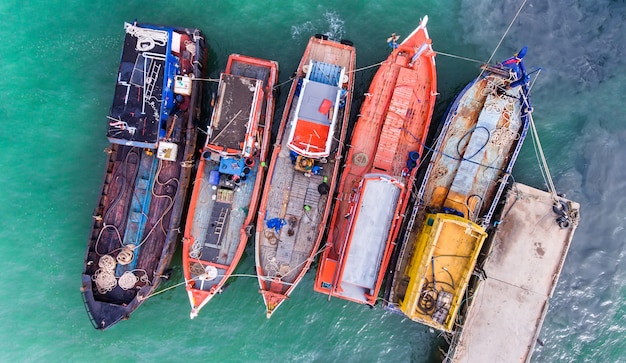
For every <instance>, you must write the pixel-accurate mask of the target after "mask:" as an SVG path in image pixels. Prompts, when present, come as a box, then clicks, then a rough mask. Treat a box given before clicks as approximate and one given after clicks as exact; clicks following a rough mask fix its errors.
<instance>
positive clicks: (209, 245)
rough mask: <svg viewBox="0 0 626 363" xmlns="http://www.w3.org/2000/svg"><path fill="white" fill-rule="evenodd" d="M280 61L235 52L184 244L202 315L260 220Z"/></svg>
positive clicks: (192, 296)
mask: <svg viewBox="0 0 626 363" xmlns="http://www.w3.org/2000/svg"><path fill="white" fill-rule="evenodd" d="M277 79H278V63H276V62H275V61H269V60H263V59H258V58H252V57H247V56H243V55H238V54H232V55H231V56H230V57H229V58H228V63H227V65H226V70H225V72H224V73H222V74H221V76H220V83H219V87H218V93H217V94H218V96H217V97H218V98H217V101H216V104H215V108H214V110H213V115H212V118H211V123H210V125H209V128H208V133H207V141H206V144H205V145H204V148H203V149H202V157H201V158H200V163H199V165H198V172H197V175H196V179H195V184H194V188H193V194H192V196H191V202H190V206H189V211H188V215H187V223H186V226H185V237H184V239H183V271H184V275H185V281H186V288H187V293H188V294H189V302H190V303H191V314H190V317H191V318H192V319H193V318H194V317H196V316H197V315H198V312H199V311H200V309H201V308H202V307H203V306H205V305H206V304H207V303H208V302H209V301H210V300H211V298H212V297H213V296H215V294H217V293H219V292H221V290H222V287H223V286H224V283H225V282H226V280H228V278H229V277H230V276H231V275H232V273H233V271H234V269H235V267H236V266H237V263H238V262H239V259H240V258H241V255H242V254H243V251H244V249H245V246H246V243H247V241H248V238H249V237H250V235H251V229H252V227H253V223H254V217H255V216H256V210H257V208H258V202H259V199H260V193H261V186H262V185H263V180H264V175H265V168H264V167H263V165H265V164H266V163H267V160H266V158H267V156H268V150H269V143H270V136H271V132H272V118H273V117H274V102H275V101H274V96H273V90H274V86H275V84H276V81H277Z"/></svg>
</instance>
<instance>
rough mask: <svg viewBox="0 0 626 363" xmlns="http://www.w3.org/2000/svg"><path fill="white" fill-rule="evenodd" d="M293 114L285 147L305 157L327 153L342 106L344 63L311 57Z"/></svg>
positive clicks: (344, 94)
mask: <svg viewBox="0 0 626 363" xmlns="http://www.w3.org/2000/svg"><path fill="white" fill-rule="evenodd" d="M303 70H304V71H305V72H306V76H305V77H304V78H303V79H302V84H301V85H300V90H299V92H298V91H296V95H298V103H297V106H296V111H295V115H294V116H293V118H292V119H291V128H290V133H289V139H288V143H287V145H288V147H289V149H291V150H292V151H294V152H296V153H297V154H299V155H302V156H304V157H306V158H311V159H319V158H325V157H327V156H328V155H330V148H331V144H332V138H333V134H334V131H335V127H336V124H337V114H338V112H339V109H340V108H341V107H342V106H344V105H343V103H342V102H345V100H344V98H345V96H346V95H347V91H345V90H344V89H343V88H342V84H343V83H345V82H346V80H347V77H348V76H347V75H346V70H345V68H344V67H340V66H338V65H335V64H329V63H324V62H320V61H315V60H311V61H310V62H309V64H308V65H307V66H304V67H303Z"/></svg>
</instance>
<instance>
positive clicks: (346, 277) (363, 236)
mask: <svg viewBox="0 0 626 363" xmlns="http://www.w3.org/2000/svg"><path fill="white" fill-rule="evenodd" d="M406 42H407V44H405V43H403V44H401V45H400V46H399V47H398V48H397V49H396V50H394V51H393V52H392V53H391V54H390V55H389V57H388V58H387V59H386V60H385V61H384V62H382V64H381V65H380V68H379V69H378V71H377V72H376V74H375V75H374V78H373V80H372V82H371V84H370V87H369V91H368V93H366V96H365V100H364V101H363V104H362V106H361V110H360V115H359V118H358V119H357V121H356V124H355V126H354V131H353V134H352V137H351V139H350V141H349V147H350V150H349V152H348V154H347V157H346V163H345V166H344V168H343V170H342V176H341V181H340V183H339V187H338V195H337V197H336V198H335V200H334V211H333V216H332V219H331V222H330V223H329V226H330V230H329V233H328V238H327V242H326V246H327V248H326V249H325V250H324V252H323V254H322V257H321V258H320V264H319V266H318V272H317V276H316V280H315V285H314V289H315V291H317V292H320V293H322V294H327V295H328V296H329V298H330V297H331V296H333V297H339V298H343V299H347V300H350V301H354V302H357V303H361V304H370V305H374V304H375V303H376V299H377V298H378V292H379V290H380V286H381V285H382V282H383V278H384V274H385V272H386V269H387V264H388V262H389V259H390V257H391V253H392V251H393V249H394V244H395V240H396V237H397V235H398V233H399V230H400V226H401V224H402V221H403V218H404V213H405V211H406V208H407V205H408V199H409V194H408V193H409V191H411V190H412V187H413V182H414V180H415V177H416V172H417V169H418V168H417V166H418V164H419V163H420V157H421V154H422V153H423V146H424V145H425V143H426V137H427V134H428V130H429V126H430V122H431V117H432V112H433V107H434V103H435V98H436V94H437V92H436V87H437V80H436V70H435V53H434V52H433V51H432V48H431V46H430V43H431V41H430V39H429V38H428V34H427V31H426V28H425V22H422V23H421V24H420V26H419V27H418V28H417V29H416V30H415V31H414V32H413V34H412V35H411V37H410V38H407V39H406Z"/></svg>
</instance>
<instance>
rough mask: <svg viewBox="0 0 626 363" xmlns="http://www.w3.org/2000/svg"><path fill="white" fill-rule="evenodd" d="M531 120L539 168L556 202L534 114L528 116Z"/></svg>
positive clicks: (554, 190) (552, 182) (554, 189)
mask: <svg viewBox="0 0 626 363" xmlns="http://www.w3.org/2000/svg"><path fill="white" fill-rule="evenodd" d="M528 117H529V118H530V130H531V134H532V136H533V141H534V142H535V143H536V144H537V148H536V151H535V152H536V153H538V154H537V155H538V156H537V158H538V159H539V160H538V161H539V168H540V169H541V172H542V173H544V172H545V177H544V179H545V181H546V184H547V186H548V192H550V194H552V199H554V200H556V199H557V195H556V188H555V187H554V181H553V180H552V175H551V174H550V169H548V162H547V160H546V157H545V155H544V154H543V148H542V147H541V142H540V141H539V134H538V133H537V128H536V127H535V120H533V117H532V114H530V113H529V114H528Z"/></svg>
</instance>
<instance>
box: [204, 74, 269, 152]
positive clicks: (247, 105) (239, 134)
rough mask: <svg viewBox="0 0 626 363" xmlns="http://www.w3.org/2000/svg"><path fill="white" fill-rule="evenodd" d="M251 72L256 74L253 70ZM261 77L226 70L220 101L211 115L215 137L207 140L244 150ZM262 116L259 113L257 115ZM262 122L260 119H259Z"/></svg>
mask: <svg viewBox="0 0 626 363" xmlns="http://www.w3.org/2000/svg"><path fill="white" fill-rule="evenodd" d="M248 73H251V74H253V72H252V70H250V71H249V72H248ZM258 82H260V81H258V80H256V79H253V78H244V77H239V76H236V75H230V74H222V76H221V79H220V87H219V90H218V96H217V97H218V103H217V106H216V108H215V110H214V111H213V117H212V118H211V137H210V138H209V141H208V142H207V144H210V145H211V146H217V147H223V148H224V149H225V150H227V149H230V150H232V151H234V152H236V151H240V150H242V145H243V142H244V140H245V136H246V133H247V132H248V127H250V126H251V125H250V123H251V120H250V117H251V116H253V114H252V111H253V109H254V107H255V106H256V105H255V102H254V101H255V98H256V97H258V96H257V94H256V93H255V90H256V88H257V87H258V85H257V84H258ZM256 116H258V115H256ZM256 122H258V120H256Z"/></svg>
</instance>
